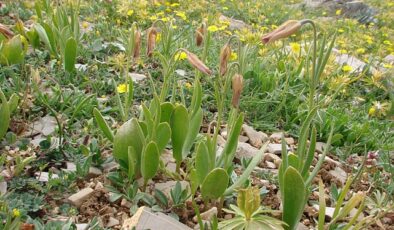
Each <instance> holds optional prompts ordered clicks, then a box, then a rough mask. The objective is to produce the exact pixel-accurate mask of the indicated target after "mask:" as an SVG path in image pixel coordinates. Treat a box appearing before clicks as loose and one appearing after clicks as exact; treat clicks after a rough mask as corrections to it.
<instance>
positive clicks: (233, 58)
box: [230, 52, 238, 61]
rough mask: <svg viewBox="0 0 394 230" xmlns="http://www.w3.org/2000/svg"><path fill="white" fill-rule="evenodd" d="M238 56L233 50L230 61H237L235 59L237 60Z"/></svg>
mask: <svg viewBox="0 0 394 230" xmlns="http://www.w3.org/2000/svg"><path fill="white" fill-rule="evenodd" d="M237 58H238V55H237V53H236V52H231V54H230V61H235V60H237Z"/></svg>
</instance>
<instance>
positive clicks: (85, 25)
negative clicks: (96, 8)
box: [82, 21, 89, 29]
mask: <svg viewBox="0 0 394 230" xmlns="http://www.w3.org/2000/svg"><path fill="white" fill-rule="evenodd" d="M88 27H89V23H88V22H86V21H84V22H82V28H84V29H87V28H88Z"/></svg>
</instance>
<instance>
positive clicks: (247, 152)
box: [235, 142, 259, 159]
mask: <svg viewBox="0 0 394 230" xmlns="http://www.w3.org/2000/svg"><path fill="white" fill-rule="evenodd" d="M258 152H259V150H258V149H257V148H255V147H253V146H251V145H250V144H248V143H243V142H238V146H237V150H236V152H235V157H236V158H237V159H242V158H252V157H254V156H255V155H256V154H257V153H258Z"/></svg>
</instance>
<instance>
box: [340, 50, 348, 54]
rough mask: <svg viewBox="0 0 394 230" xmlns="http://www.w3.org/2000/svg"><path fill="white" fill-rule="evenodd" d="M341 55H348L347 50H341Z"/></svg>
mask: <svg viewBox="0 0 394 230" xmlns="http://www.w3.org/2000/svg"><path fill="white" fill-rule="evenodd" d="M339 53H341V54H347V50H345V49H340V50H339Z"/></svg>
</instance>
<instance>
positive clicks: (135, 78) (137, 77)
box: [129, 73, 147, 83]
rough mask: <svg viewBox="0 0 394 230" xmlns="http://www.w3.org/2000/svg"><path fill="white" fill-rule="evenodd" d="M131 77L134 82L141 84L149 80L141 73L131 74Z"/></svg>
mask: <svg viewBox="0 0 394 230" xmlns="http://www.w3.org/2000/svg"><path fill="white" fill-rule="evenodd" d="M129 77H130V78H131V79H132V80H133V82H136V83H137V82H140V81H142V80H144V79H145V78H147V76H145V75H143V74H139V73H129Z"/></svg>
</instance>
